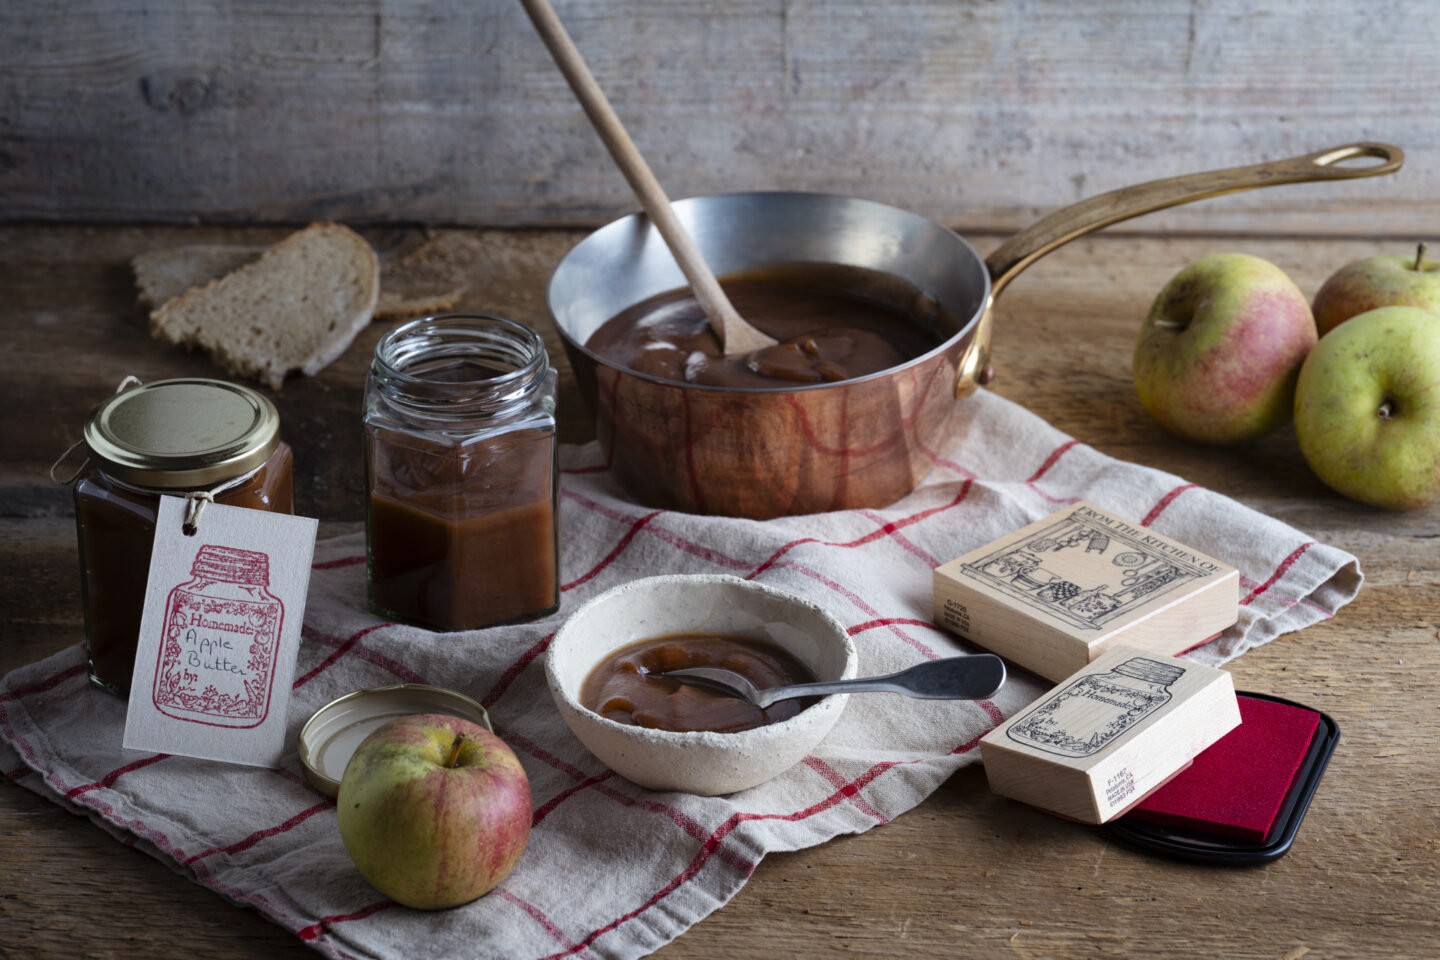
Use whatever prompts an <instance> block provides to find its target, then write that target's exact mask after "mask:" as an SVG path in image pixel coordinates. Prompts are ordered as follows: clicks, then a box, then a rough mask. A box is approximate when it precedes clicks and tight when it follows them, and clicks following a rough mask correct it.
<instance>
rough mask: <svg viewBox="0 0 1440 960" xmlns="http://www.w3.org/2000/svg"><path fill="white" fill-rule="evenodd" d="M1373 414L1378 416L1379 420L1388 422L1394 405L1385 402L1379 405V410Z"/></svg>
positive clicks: (1393, 410) (1387, 401)
mask: <svg viewBox="0 0 1440 960" xmlns="http://www.w3.org/2000/svg"><path fill="white" fill-rule="evenodd" d="M1375 412H1376V413H1377V414H1379V415H1380V419H1381V420H1389V419H1390V415H1391V414H1393V413H1394V412H1395V405H1394V404H1393V403H1391V402H1390V401H1389V400H1386V401H1385V402H1384V403H1382V404H1380V409H1379V410H1376V411H1375Z"/></svg>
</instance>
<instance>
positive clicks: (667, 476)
mask: <svg viewBox="0 0 1440 960" xmlns="http://www.w3.org/2000/svg"><path fill="white" fill-rule="evenodd" d="M1357 157H1373V158H1377V159H1379V160H1380V161H1382V162H1380V163H1375V164H1369V165H1363V166H1341V165H1340V164H1341V162H1342V161H1345V160H1350V159H1352V158H1357ZM1403 162H1404V154H1403V153H1402V152H1401V151H1400V150H1399V149H1398V148H1396V147H1393V146H1389V145H1387V144H1382V143H1354V144H1347V145H1345V146H1340V147H1335V148H1332V149H1329V150H1321V151H1319V152H1316V153H1311V154H1307V155H1306V156H1303V157H1295V158H1292V159H1289V160H1281V161H1277V162H1274V163H1260V164H1255V165H1252V166H1244V167H1233V168H1230V169H1225V170H1216V171H1211V172H1208V173H1197V174H1190V175H1188V176H1182V177H1172V178H1169V179H1165V180H1155V181H1152V182H1149V183H1143V184H1140V185H1138V186H1133V187H1126V188H1123V189H1120V190H1116V191H1113V192H1110V193H1106V194H1101V195H1100V196H1096V197H1092V198H1090V199H1088V200H1083V201H1081V202H1079V203H1077V204H1074V205H1073V206H1069V207H1065V208H1063V209H1061V210H1059V211H1056V212H1055V213H1052V214H1051V215H1050V216H1048V217H1045V218H1044V219H1042V220H1040V221H1038V222H1037V223H1035V224H1033V225H1032V226H1030V227H1028V228H1026V229H1025V230H1022V231H1021V232H1020V233H1018V234H1016V235H1015V236H1013V237H1011V238H1010V239H1009V240H1007V241H1006V242H1005V243H1003V244H1002V245H1001V246H1000V247H999V248H998V249H997V250H995V252H993V253H992V254H990V256H989V257H987V258H984V259H981V257H980V256H979V255H978V254H977V253H976V252H975V251H974V249H973V248H971V246H970V245H969V244H968V243H966V242H965V240H963V239H962V238H961V237H960V236H959V235H958V234H956V233H954V232H953V231H951V230H947V229H945V228H944V227H941V226H939V225H938V224H936V223H933V222H932V221H930V220H927V219H925V218H924V217H921V216H918V215H916V214H913V213H909V212H907V211H905V210H901V209H898V208H896V207H891V206H887V205H885V204H881V203H874V202H872V201H868V200H857V199H853V198H849V197H838V196H831V195H826V194H813V193H739V194H722V195H718V196H704V197H693V198H691V199H688V200H681V201H678V202H676V203H675V204H674V208H675V212H676V213H677V215H678V216H679V218H680V220H681V222H682V223H683V224H684V225H685V227H686V229H687V230H688V231H689V232H690V234H691V235H692V236H693V238H694V240H695V242H696V244H697V245H698V246H699V248H700V250H701V252H702V253H703V254H704V256H705V259H706V260H707V261H708V262H709V264H710V266H711V267H712V268H713V269H714V271H715V272H716V273H717V274H719V275H721V276H724V275H733V274H740V273H753V272H755V271H765V270H770V269H776V268H784V267H786V266H789V265H797V264H804V265H811V266H813V267H814V268H815V269H818V270H820V271H821V272H822V273H823V272H825V271H833V272H834V273H835V276H836V277H837V280H839V279H840V278H842V277H846V278H851V277H866V278H870V279H869V280H868V281H867V283H869V284H871V285H872V286H875V287H876V289H874V290H872V291H868V292H871V293H873V294H874V295H877V296H880V297H882V298H885V299H892V300H893V299H896V298H897V297H899V296H907V297H913V298H914V299H915V304H916V310H914V311H912V312H917V313H919V314H922V315H924V314H932V315H935V316H938V317H941V318H944V317H948V318H950V320H949V324H948V325H947V326H946V327H945V329H943V330H942V331H941V335H942V336H943V337H944V342H943V343H941V344H940V345H939V346H938V347H936V348H934V349H933V350H931V351H929V352H928V353H926V354H924V355H922V356H919V357H916V358H915V359H913V360H911V361H909V362H907V363H904V364H902V365H900V366H897V367H892V368H890V369H887V370H883V371H881V372H879V373H876V374H872V375H870V376H867V377H862V378H859V379H855V380H846V381H841V382H838V383H824V384H813V385H803V386H796V385H779V386H776V387H775V388H773V389H739V388H720V387H707V386H699V385H695V384H688V383H676V382H673V381H667V380H660V379H657V378H654V377H650V376H647V375H643V374H639V373H635V372H634V371H631V370H628V369H626V368H624V367H620V366H617V365H615V364H613V363H611V362H609V361H607V360H605V359H604V358H602V357H599V356H597V355H596V354H594V353H593V352H591V351H590V350H588V349H587V348H586V347H585V342H586V341H587V340H588V339H589V338H590V336H591V334H593V333H594V332H595V330H596V329H597V328H598V327H599V326H600V325H601V324H603V323H604V322H605V321H606V320H608V319H610V318H611V317H613V316H615V315H616V314H618V313H620V312H621V311H623V310H625V309H626V308H628V307H631V306H633V305H635V304H637V303H640V302H641V301H643V300H646V299H648V298H650V297H652V296H655V295H657V294H660V293H664V292H667V291H670V290H675V289H677V288H680V287H682V286H684V284H685V279H684V277H683V276H682V274H681V273H680V270H679V268H678V267H677V266H676V264H675V261H674V260H673V259H672V258H671V256H670V253H669V251H668V250H667V249H666V246H665V243H664V241H663V240H662V239H661V237H660V236H659V234H658V232H657V231H656V230H655V229H654V227H653V226H652V225H651V223H650V222H649V220H648V219H647V218H646V217H645V216H644V215H643V214H634V215H631V216H627V217H623V218H621V219H619V220H616V221H615V222H613V223H610V224H608V225H607V226H604V227H602V228H600V229H599V230H597V231H595V232H594V233H592V234H590V236H588V237H586V238H585V239H584V240H582V241H581V242H580V243H579V244H577V245H576V246H575V247H574V248H573V249H572V250H571V251H570V252H569V253H568V254H566V255H565V258H564V259H563V260H561V262H560V264H559V266H557V267H556V269H555V273H554V274H553V275H552V277H551V279H550V288H549V306H550V312H551V315H552V316H553V318H554V320H555V323H556V326H557V327H558V328H559V331H560V334H561V337H562V338H563V340H564V342H565V348H566V352H567V354H568V355H569V358H570V364H571V366H572V367H573V368H574V370H575V375H576V378H577V380H578V381H579V384H580V387H581V391H582V393H583V395H584V396H585V398H586V401H587V403H588V404H589V406H590V409H591V410H592V411H593V413H594V415H595V417H596V433H597V435H598V437H599V438H600V441H601V444H602V446H603V447H604V449H605V451H606V455H607V458H608V460H609V463H610V468H611V470H612V471H613V472H614V474H615V475H616V477H617V479H618V480H619V481H620V483H621V484H622V485H623V486H624V487H625V489H626V490H627V491H628V492H629V493H630V494H631V495H632V496H634V497H635V498H636V499H637V500H639V501H640V502H641V503H644V504H648V505H651V506H657V507H665V508H670V509H675V510H683V511H687V512H692V513H711V514H721V515H727V516H739V517H753V518H757V519H764V518H770V517H777V516H786V515H794V514H805V513H817V512H821V511H826V510H840V509H849V508H856V507H881V506H885V505H887V504H889V503H892V502H893V501H895V500H897V499H899V498H900V497H902V496H904V495H905V494H907V493H909V492H910V491H911V490H913V489H914V488H915V487H916V486H917V485H918V484H919V483H920V481H921V480H922V479H924V477H925V475H926V473H928V472H929V470H930V467H931V466H932V464H933V463H934V460H935V457H936V451H938V450H939V449H940V448H941V446H942V444H943V442H944V438H945V437H946V436H947V431H950V430H954V429H962V428H963V427H964V425H965V422H966V420H967V418H966V417H965V416H964V412H963V411H964V408H965V407H966V406H967V405H966V404H965V403H964V402H963V399H960V398H964V397H966V396H968V395H969V394H970V393H973V392H974V391H975V389H976V388H977V387H978V386H980V385H982V384H984V383H986V382H988V380H989V378H990V376H991V368H990V324H991V308H992V307H993V305H994V302H995V298H996V297H998V296H999V295H1000V292H1001V291H1002V290H1003V289H1004V288H1005V287H1006V285H1008V284H1009V283H1010V281H1011V280H1013V279H1015V277H1016V276H1017V275H1018V274H1019V273H1020V272H1021V271H1022V270H1024V269H1025V268H1026V267H1028V266H1029V265H1030V264H1031V263H1033V262H1035V261H1036V260H1037V259H1039V258H1040V257H1042V256H1044V255H1045V254H1046V253H1049V252H1050V251H1051V250H1054V249H1055V248H1057V247H1059V246H1061V245H1062V244H1065V243H1068V242H1069V241H1071V240H1074V239H1076V238H1077V237H1081V236H1084V235H1085V234H1087V233H1090V232H1092V231H1094V230H1098V229H1100V228H1101V227H1106V226H1109V225H1110V224H1112V223H1118V222H1119V221H1121V220H1126V219H1128V218H1130V217H1135V216H1139V215H1141V214H1145V213H1150V212H1152V211H1155V210H1161V209H1164V208H1165V207H1172V206H1177V205H1179V204H1182V203H1189V202H1191V201H1194V200H1201V199H1204V198H1207V197H1213V196H1218V195H1220V194H1224V193H1234V192H1237V191H1240V190H1249V189H1253V188H1256V187H1268V186H1274V185H1277V184H1282V183H1300V182H1304V181H1311V180H1349V179H1353V178H1356V177H1373V176H1378V175H1380V174H1387V173H1393V172H1395V171H1396V170H1399V169H1400V166H1401V164H1402V163H1403ZM880 288H888V289H880ZM957 412H958V413H959V416H958V417H957ZM955 421H960V422H958V423H957V422H955Z"/></svg>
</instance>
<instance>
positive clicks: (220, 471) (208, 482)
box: [85, 378, 280, 490]
mask: <svg viewBox="0 0 1440 960" xmlns="http://www.w3.org/2000/svg"><path fill="white" fill-rule="evenodd" d="M279 443H280V414H279V412H278V411H277V410H276V409H275V405H274V404H273V403H271V402H270V400H269V399H268V398H266V397H264V396H262V395H261V394H259V393H257V392H256V391H254V390H252V389H250V388H249V387H243V386H240V385H239V384H235V383H226V382H224V381H222V380H204V379H199V378H193V379H182V380H157V381H155V382H154V383H146V384H142V385H141V386H138V387H133V388H131V389H129V390H126V391H125V392H124V393H117V394H116V395H115V396H113V397H111V398H109V399H108V400H106V401H105V402H104V403H102V404H100V406H99V407H97V408H96V409H95V412H94V413H92V414H91V415H90V419H89V420H88V421H86V423H85V444H86V446H88V447H89V448H90V453H91V455H92V456H93V457H95V458H96V460H98V461H99V463H100V466H101V469H103V470H104V471H105V472H106V473H107V474H109V475H110V476H112V477H114V478H115V479H116V480H119V481H121V482H123V483H131V484H135V485H136V486H142V487H160V488H163V489H167V490H194V489H200V488H203V487H208V486H212V485H214V484H217V483H223V482H224V481H226V480H232V479H234V478H235V477H240V476H244V475H245V474H247V473H249V472H250V471H251V470H254V469H256V468H257V467H260V466H261V465H263V464H264V463H265V461H266V460H268V459H270V455H271V454H272V453H274V452H275V448H276V447H277V446H278V445H279Z"/></svg>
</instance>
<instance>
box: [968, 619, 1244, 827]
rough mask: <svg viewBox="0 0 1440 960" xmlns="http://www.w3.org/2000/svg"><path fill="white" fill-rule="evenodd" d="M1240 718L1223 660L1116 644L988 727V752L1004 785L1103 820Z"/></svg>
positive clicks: (1010, 791) (1039, 803) (998, 783)
mask: <svg viewBox="0 0 1440 960" xmlns="http://www.w3.org/2000/svg"><path fill="white" fill-rule="evenodd" d="M1239 724H1240V707H1239V703H1238V701H1237V700H1236V697H1235V686H1234V684H1233V683H1232V682H1231V679H1230V674H1228V673H1226V672H1225V671H1224V670H1216V669H1215V668H1214V667H1207V666H1204V665H1203V664H1199V663H1192V662H1190V661H1187V660H1177V659H1176V658H1174V657H1164V656H1157V655H1155V654H1152V653H1149V652H1147V651H1144V650H1138V649H1135V648H1132V647H1115V648H1114V649H1112V650H1110V651H1109V652H1108V653H1106V654H1104V655H1103V656H1101V657H1100V658H1099V659H1097V660H1096V661H1095V662H1094V663H1091V664H1089V665H1087V666H1086V667H1085V668H1084V669H1083V670H1081V671H1080V672H1079V673H1076V674H1075V675H1074V676H1072V677H1070V678H1068V679H1066V680H1065V681H1064V682H1063V683H1061V684H1060V685H1059V686H1058V687H1056V688H1055V689H1053V690H1051V691H1050V692H1049V693H1047V694H1045V696H1043V697H1041V698H1040V699H1039V700H1037V701H1035V702H1034V703H1032V704H1031V705H1030V706H1028V707H1026V708H1025V709H1024V710H1021V711H1020V712H1019V713H1017V714H1016V715H1015V716H1013V717H1011V718H1010V719H1009V720H1007V721H1005V722H1004V723H1003V724H1001V725H1000V726H999V727H996V728H995V729H994V730H992V731H990V733H988V734H986V736H985V738H984V739H983V740H981V741H980V755H981V758H982V759H983V760H984V763H985V776H986V778H987V779H988V780H989V781H990V789H992V790H994V791H995V792H996V793H999V794H1001V795H1003V796H1007V797H1011V798H1013V799H1015V800H1020V801H1022V802H1024V803H1028V804H1031V805H1032V806H1036V807H1040V808H1042V809H1044V810H1049V811H1050V812H1052V813H1057V814H1059V815H1061V816H1064V817H1069V818H1070V819H1072V820H1079V821H1081V822H1084V823H1104V822H1105V821H1107V820H1110V819H1112V818H1114V817H1116V816H1118V815H1120V814H1121V813H1124V812H1125V810H1127V809H1128V808H1129V807H1131V806H1133V805H1134V804H1136V803H1138V802H1140V801H1141V800H1142V799H1144V798H1145V796H1146V795H1147V794H1149V793H1150V792H1151V791H1153V790H1154V789H1155V788H1157V787H1159V786H1160V785H1161V784H1163V783H1164V782H1165V781H1166V780H1168V779H1170V778H1171V777H1172V776H1174V775H1175V774H1176V773H1178V772H1179V771H1181V770H1182V769H1184V768H1185V767H1187V766H1189V764H1190V761H1191V760H1193V759H1194V758H1195V757H1196V756H1197V755H1199V754H1200V752H1201V751H1203V750H1204V749H1205V748H1206V747H1208V746H1210V745H1211V744H1212V743H1214V742H1215V741H1217V740H1219V739H1220V738H1221V737H1223V736H1224V735H1225V734H1226V733H1228V732H1229V731H1230V730H1232V729H1234V728H1235V727H1237V726H1239Z"/></svg>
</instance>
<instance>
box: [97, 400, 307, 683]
mask: <svg viewBox="0 0 1440 960" xmlns="http://www.w3.org/2000/svg"><path fill="white" fill-rule="evenodd" d="M84 438H85V447H86V452H87V453H88V455H89V460H88V462H87V463H86V465H85V466H84V467H83V468H82V469H81V472H80V475H79V477H78V479H77V480H76V483H75V527H76V531H77V535H78V537H79V543H80V584H81V592H82V594H83V601H84V609H85V650H86V655H87V657H88V658H89V663H90V682H91V683H93V684H95V685H96V686H99V687H101V688H103V689H106V690H109V691H110V692H112V693H116V694H121V695H124V694H125V693H127V692H128V690H129V687H130V679H131V675H132V673H133V672H134V667H135V648H136V643H137V638H138V636H139V633H140V618H141V615H142V613H143V610H144V604H145V581H146V578H147V575H148V574H149V570H150V549H151V545H152V543H153V542H154V537H155V515H156V512H157V511H158V510H159V508H160V497H161V496H162V495H169V496H177V497H184V496H188V495H194V494H197V493H211V494H213V497H214V501H215V502H216V503H223V504H227V505H229V506H235V507H247V508H250V509H255V510H266V511H270V512H274V513H291V512H293V510H294V489H295V487H294V479H293V465H294V458H293V456H292V454H291V452H290V447H289V446H288V445H286V443H285V442H284V441H283V440H281V439H280V415H279V413H278V412H277V411H276V409H275V405H274V404H273V403H271V402H270V401H269V399H267V398H266V397H264V396H263V395H261V394H260V393H258V392H256V391H255V390H252V389H250V388H249V387H244V386H240V385H238V384H233V383H225V382H223V381H220V380H203V379H183V380H158V381H155V382H153V383H146V384H141V385H139V386H135V387H132V388H130V389H128V390H124V391H123V392H121V393H117V394H115V396H113V397H110V398H109V399H107V400H106V401H105V402H104V403H102V404H100V406H98V407H96V408H95V411H94V412H93V413H92V414H91V415H90V419H89V420H88V421H87V422H86V424H85V435H84Z"/></svg>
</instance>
